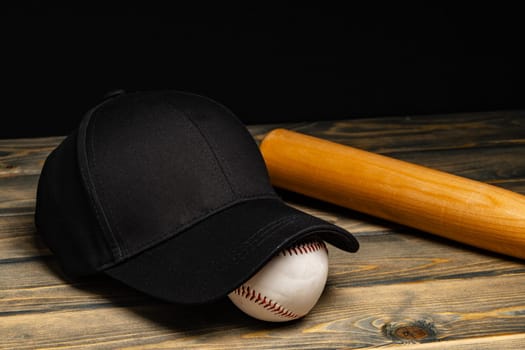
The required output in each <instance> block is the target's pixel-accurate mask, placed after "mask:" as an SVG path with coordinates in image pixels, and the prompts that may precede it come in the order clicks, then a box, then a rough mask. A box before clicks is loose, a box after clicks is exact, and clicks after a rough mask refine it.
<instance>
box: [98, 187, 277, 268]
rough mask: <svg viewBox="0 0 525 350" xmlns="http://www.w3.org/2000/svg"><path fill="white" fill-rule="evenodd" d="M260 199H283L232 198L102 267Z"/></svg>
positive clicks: (259, 197) (270, 197) (263, 197)
mask: <svg viewBox="0 0 525 350" xmlns="http://www.w3.org/2000/svg"><path fill="white" fill-rule="evenodd" d="M258 199H273V200H279V201H280V200H281V199H280V198H279V197H278V196H277V195H264V196H260V195H257V196H252V197H242V198H236V199H234V200H232V201H230V202H227V203H226V204H224V205H222V206H220V207H218V208H215V209H212V210H209V211H207V212H205V213H204V214H200V215H198V216H197V217H196V218H195V219H193V220H191V221H189V222H187V223H186V224H184V225H182V226H180V227H177V228H175V229H174V230H169V231H168V232H166V233H164V234H163V235H161V236H159V237H157V238H156V239H154V240H151V241H148V242H146V243H144V244H141V245H139V246H137V249H136V251H135V252H133V253H132V254H131V255H129V256H126V257H125V258H123V259H120V260H119V261H116V262H113V263H108V264H105V265H103V266H101V267H100V269H101V270H103V269H106V268H110V267H113V266H115V265H117V264H118V263H121V262H123V261H124V260H126V259H128V258H132V257H133V256H135V255H138V254H140V253H142V252H143V251H145V250H147V249H150V248H152V247H154V246H155V245H157V244H161V243H162V242H163V241H165V240H167V239H171V238H174V237H176V236H178V235H180V234H184V232H185V231H186V230H188V229H190V228H191V227H192V226H195V225H197V224H199V223H200V222H202V221H204V220H206V219H208V218H209V217H210V216H212V215H215V214H218V213H220V212H221V211H223V210H226V209H228V208H230V207H232V206H234V205H236V204H240V203H243V202H248V201H252V200H258Z"/></svg>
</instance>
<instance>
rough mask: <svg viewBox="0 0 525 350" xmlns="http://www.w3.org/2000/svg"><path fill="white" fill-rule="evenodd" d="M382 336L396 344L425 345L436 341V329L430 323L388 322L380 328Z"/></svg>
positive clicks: (419, 321)
mask: <svg viewBox="0 0 525 350" xmlns="http://www.w3.org/2000/svg"><path fill="white" fill-rule="evenodd" d="M382 331H383V334H384V335H385V336H386V337H388V338H390V339H391V340H393V341H394V342H396V343H426V342H430V341H434V340H436V334H437V332H436V328H435V327H434V324H433V323H432V322H428V321H424V320H418V321H404V322H389V323H386V324H385V325H383V327H382Z"/></svg>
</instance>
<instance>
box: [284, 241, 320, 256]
mask: <svg viewBox="0 0 525 350" xmlns="http://www.w3.org/2000/svg"><path fill="white" fill-rule="evenodd" d="M321 249H324V250H326V252H328V249H327V248H326V245H325V244H324V242H323V241H312V242H304V243H299V244H296V245H294V246H291V247H289V248H285V249H283V250H281V251H280V252H279V254H278V255H283V256H286V255H302V254H308V253H313V252H316V251H318V250H321Z"/></svg>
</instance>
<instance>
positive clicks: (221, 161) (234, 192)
mask: <svg viewBox="0 0 525 350" xmlns="http://www.w3.org/2000/svg"><path fill="white" fill-rule="evenodd" d="M170 106H171V107H172V108H173V109H175V110H177V109H176V108H175V107H173V105H172V104H171V103H170ZM177 111H178V112H180V113H181V114H182V115H183V116H184V117H186V119H187V120H188V121H189V122H190V123H191V125H193V127H194V128H195V129H197V131H198V132H199V135H200V136H201V137H202V139H203V140H204V142H205V143H206V145H207V146H208V149H209V150H210V152H211V154H213V157H214V158H215V162H216V166H217V168H219V169H220V171H221V173H222V175H223V176H224V179H225V180H226V183H227V184H228V185H229V187H230V192H231V193H232V194H233V195H234V196H235V195H237V193H236V191H235V190H234V188H233V185H232V183H231V181H230V178H229V176H227V175H226V171H225V170H224V166H223V164H222V163H223V162H224V163H225V162H226V161H225V160H224V159H223V158H221V159H219V156H218V155H217V152H216V151H215V149H214V148H213V147H212V146H211V144H210V141H209V140H208V138H206V136H204V133H203V132H202V130H201V128H200V127H199V125H198V124H197V123H196V122H195V121H194V120H193V118H192V117H190V114H189V113H187V112H183V111H179V110H177Z"/></svg>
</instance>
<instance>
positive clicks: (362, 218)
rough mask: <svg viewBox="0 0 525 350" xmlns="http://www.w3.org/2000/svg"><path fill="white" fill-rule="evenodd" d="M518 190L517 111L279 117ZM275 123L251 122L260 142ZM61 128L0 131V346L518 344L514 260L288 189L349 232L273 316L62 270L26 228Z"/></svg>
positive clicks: (521, 131) (523, 137)
mask: <svg viewBox="0 0 525 350" xmlns="http://www.w3.org/2000/svg"><path fill="white" fill-rule="evenodd" d="M279 126H284V127H289V128H292V129H295V130H298V131H300V132H304V133H308V134H312V135H314V136H318V137H323V138H326V139H329V140H333V141H336V142H340V143H343V144H347V145H351V146H354V147H358V148H362V149H366V150H369V151H373V152H378V153H381V154H385V155H388V156H391V157H394V158H398V159H403V160H407V161H410V162H414V163H417V164H422V165H426V166H429V167H432V168H436V169H440V170H443V171H447V172H450V173H454V174H457V175H461V176H465V177H468V178H472V179H476V180H480V181H484V182H488V183H491V184H494V185H497V186H501V187H504V188H507V189H510V190H512V191H516V192H519V193H522V194H525V111H506V112H490V113H467V114H456V115H434V116H403V117H388V118H386V117H385V118H374V119H356V120H348V121H336V122H319V123H299V124H287V125H279ZM273 127H276V125H259V126H251V127H250V128H249V129H250V131H251V132H252V134H253V135H254V136H255V138H256V140H260V139H261V138H262V136H263V135H264V134H265V132H267V131H268V130H270V129H272V128H273ZM61 140H62V138H61V137H51V138H35V139H16V140H0V348H1V349H10V348H14V349H33V348H46V349H47V348H53V349H55V348H64V349H76V348H103V349H106V348H107V349H113V348H119V349H120V348H126V349H179V348H180V349H194V348H197V349H252V348H253V349H277V348H287V349H310V348H312V349H332V348H333V349H346V348H375V347H402V348H403V349H524V348H525V262H524V261H520V260H518V259H513V258H509V257H506V256H501V255H497V254H493V253H490V252H486V251H481V250H478V249H474V248H471V247H468V246H465V245H461V244H458V243H455V242H453V241H448V240H445V239H441V238H438V237H435V236H431V235H429V234H427V233H424V232H420V231H417V230H413V229H410V228H407V227H402V226H400V225H396V224H393V223H390V222H385V221H382V220H378V219H375V218H373V217H370V216H366V215H363V214H360V213H357V212H354V211H351V210H348V209H343V208H340V207H336V206H333V205H329V204H326V203H322V202H320V201H317V200H312V199H309V198H305V197H302V196H300V195H296V194H293V193H289V192H280V194H281V195H282V197H283V198H284V199H285V200H286V201H287V202H288V203H290V204H291V205H293V206H296V207H297V208H300V209H302V210H304V211H307V212H309V213H311V214H313V215H317V216H319V217H321V218H324V219H326V220H328V221H331V222H334V223H336V224H338V225H340V226H342V227H344V228H346V229H348V230H349V231H351V232H353V233H355V235H356V236H357V238H358V239H359V241H360V243H361V249H360V251H359V252H358V253H356V254H347V253H343V252H341V251H339V250H337V249H336V248H333V247H330V271H329V277H328V283H327V286H326V289H325V292H324V294H323V295H322V297H321V299H320V301H319V303H318V304H317V305H316V306H315V308H314V309H313V310H312V312H311V313H310V314H309V315H308V316H306V317H305V318H303V319H301V320H299V321H294V322H290V323H284V324H272V323H265V322H260V321H257V320H254V319H251V318H249V317H248V316H245V315H244V314H243V313H241V312H240V311H239V310H237V309H236V308H235V307H234V306H233V305H232V304H231V303H230V302H229V301H228V300H223V301H220V302H218V303H215V304H212V305H206V306H198V307H187V306H186V307H182V306H179V305H172V304H167V303H163V302H161V301H158V300H154V299H152V298H149V297H147V296H144V295H142V294H140V293H138V292H135V291H133V290H131V289H129V288H127V287H125V286H124V285H122V284H119V283H118V282H115V281H113V280H111V279H109V278H106V277H91V278H87V279H85V280H81V281H68V280H67V279H66V278H65V277H64V276H63V275H62V273H61V271H60V269H59V267H58V266H57V263H56V261H55V258H54V257H53V256H52V255H51V253H50V252H49V251H48V250H47V248H46V247H45V245H44V244H43V243H42V241H41V240H40V238H39V237H38V236H37V235H35V229H34V225H33V212H34V206H35V191H36V185H37V181H38V177H39V173H40V170H41V167H42V165H43V162H44V159H45V157H46V156H47V154H48V153H49V152H50V151H51V150H53V149H54V148H55V147H56V146H57V144H58V143H59V142H60V141H61Z"/></svg>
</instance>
